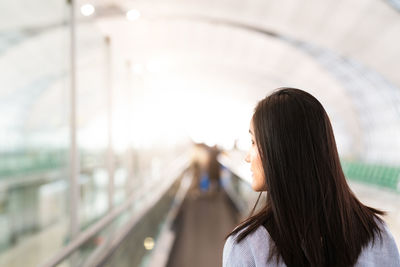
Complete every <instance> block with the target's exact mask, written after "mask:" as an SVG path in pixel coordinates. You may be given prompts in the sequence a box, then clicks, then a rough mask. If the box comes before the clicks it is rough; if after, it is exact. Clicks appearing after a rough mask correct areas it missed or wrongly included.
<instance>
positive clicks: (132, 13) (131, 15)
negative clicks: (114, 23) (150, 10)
mask: <svg viewBox="0 0 400 267" xmlns="http://www.w3.org/2000/svg"><path fill="white" fill-rule="evenodd" d="M126 18H127V19H128V20H130V21H133V20H138V19H139V18H140V12H139V10H137V9H131V10H129V11H128V12H126Z"/></svg>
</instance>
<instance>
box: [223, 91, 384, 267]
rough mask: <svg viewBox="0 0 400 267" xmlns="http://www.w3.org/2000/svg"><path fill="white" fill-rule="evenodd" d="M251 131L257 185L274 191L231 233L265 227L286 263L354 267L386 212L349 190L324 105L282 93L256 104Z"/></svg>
mask: <svg viewBox="0 0 400 267" xmlns="http://www.w3.org/2000/svg"><path fill="white" fill-rule="evenodd" d="M250 133H251V135H252V141H253V142H254V145H252V147H251V149H250V151H249V153H248V154H247V156H246V161H248V162H250V163H251V169H252V172H253V183H252V187H253V189H254V190H255V191H264V190H268V194H267V198H266V203H265V206H264V207H263V208H262V209H261V210H260V211H259V212H258V213H256V214H255V215H251V216H250V217H249V218H247V219H246V220H245V221H244V222H242V223H241V224H240V225H239V226H238V227H237V228H236V229H235V230H233V231H232V232H231V234H230V235H233V234H236V233H239V232H240V234H239V235H238V238H237V242H241V240H243V239H244V238H245V237H246V236H247V235H248V234H250V233H251V232H253V231H255V229H257V228H258V227H260V226H264V227H265V228H266V229H267V230H268V232H269V234H270V236H271V238H272V240H273V241H274V243H273V245H272V246H271V247H270V253H269V258H270V259H272V258H276V259H283V260H284V262H285V263H286V265H288V266H352V265H354V263H355V261H356V260H357V257H358V255H359V253H360V251H361V249H362V247H363V246H366V245H367V243H368V242H369V241H370V240H371V239H374V235H375V233H379V231H380V230H379V227H378V225H377V223H376V219H377V221H380V219H379V218H378V217H377V216H376V215H381V214H383V212H381V211H379V210H376V209H373V208H369V207H366V206H364V205H363V204H362V203H360V202H359V201H358V200H357V198H356V197H355V196H354V194H353V193H352V192H351V190H350V188H349V186H348V184H347V182H346V179H345V176H344V174H343V171H342V168H341V164H340V160H339V156H338V152H337V148H336V143H335V138H334V135H333V130H332V126H331V124H330V121H329V118H328V115H327V114H326V112H325V110H324V108H323V107H322V105H321V103H319V101H318V100H317V99H316V98H314V97H313V96H312V95H310V94H309V93H306V92H304V91H302V90H299V89H294V88H279V89H277V90H276V91H275V92H274V93H272V94H271V95H270V96H268V97H266V98H264V99H263V100H261V101H260V102H259V103H258V105H257V106H256V108H255V112H254V115H253V118H252V120H251V125H250ZM257 202H258V201H257ZM257 202H256V205H257ZM254 208H255V207H254ZM254 208H253V211H254ZM252 214H253V212H252Z"/></svg>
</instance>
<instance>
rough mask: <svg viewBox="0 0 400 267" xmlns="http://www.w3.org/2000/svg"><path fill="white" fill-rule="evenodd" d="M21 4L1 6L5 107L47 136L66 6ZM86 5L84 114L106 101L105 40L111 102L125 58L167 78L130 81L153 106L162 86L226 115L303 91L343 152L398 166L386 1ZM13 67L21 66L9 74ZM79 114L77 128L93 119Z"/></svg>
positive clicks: (81, 33)
mask: <svg viewBox="0 0 400 267" xmlns="http://www.w3.org/2000/svg"><path fill="white" fill-rule="evenodd" d="M23 2H24V1H22V0H16V1H13V2H12V3H11V2H10V3H7V4H6V5H5V6H4V7H5V8H3V6H2V9H1V10H3V11H0V12H2V13H3V14H1V16H0V25H1V26H0V71H2V73H7V75H5V76H2V77H1V78H0V79H1V84H2V85H3V87H2V88H3V90H1V89H0V102H2V106H3V107H6V106H8V108H10V106H19V107H21V108H20V110H21V111H20V112H19V113H18V114H19V115H18V116H20V117H24V120H22V121H23V123H22V124H23V127H28V128H31V129H35V128H43V125H42V124H43V123H42V122H43V121H46V125H49V124H48V121H49V120H50V121H53V123H54V125H57V124H60V121H64V120H65V117H66V116H67V112H66V111H65V110H64V111H63V110H60V111H58V112H53V113H54V114H58V117H57V118H55V117H52V116H51V114H52V112H51V111H52V110H53V111H54V110H56V109H57V108H58V109H60V108H61V109H62V107H59V106H57V105H56V104H54V103H58V102H59V101H60V99H62V98H65V97H66V96H67V95H68V93H67V92H68V91H67V88H68V86H67V78H68V75H67V73H68V64H67V62H68V59H67V56H68V55H65V54H63V53H60V52H61V51H60V47H63V45H60V42H61V43H65V46H64V48H65V50H64V52H65V51H68V50H67V49H68V45H67V43H68V35H67V33H68V28H67V25H68V24H66V23H65V22H66V21H67V18H68V11H67V10H65V4H64V3H63V1H52V3H47V2H46V1H43V3H42V4H37V3H36V6H35V7H32V9H29V7H27V6H26V5H25V6H24V4H25V3H23ZM78 3H79V5H81V4H84V3H86V1H79V2H78ZM91 4H93V5H94V6H95V7H96V13H95V15H94V16H92V17H91V18H83V17H81V16H79V21H80V22H79V24H78V69H79V70H78V71H79V73H78V80H79V81H78V87H79V88H80V90H79V94H80V99H90V101H81V102H80V103H79V105H80V106H79V108H80V109H81V110H84V109H87V110H94V111H95V110H96V108H95V107H96V106H99V105H102V104H104V101H105V100H104V97H102V96H98V97H97V98H96V96H95V95H93V88H102V89H104V84H103V80H101V79H97V80H96V76H99V75H100V76H104V75H105V68H104V64H105V60H106V59H105V49H106V46H105V44H104V36H106V35H107V36H110V37H111V53H112V57H113V65H112V66H113V67H112V69H113V81H114V87H115V91H116V93H115V94H116V99H117V98H121V99H123V98H124V96H125V97H126V93H125V94H124V93H123V91H124V90H125V89H126V83H127V82H128V80H127V79H128V78H127V76H126V73H127V67H126V62H128V61H129V62H130V63H131V64H132V67H134V66H136V65H137V64H143V66H145V64H146V62H147V63H148V62H149V61H152V60H153V61H156V62H157V64H158V66H157V68H161V69H162V70H163V71H162V73H160V72H159V73H157V72H156V73H152V74H151V79H150V81H151V82H147V84H142V85H138V84H137V83H140V81H135V79H139V80H140V78H132V79H133V80H134V81H133V82H135V83H136V84H135V85H136V87H135V88H136V89H138V88H142V89H141V90H142V93H141V94H142V95H141V97H142V100H143V99H146V97H149V99H148V100H150V98H151V96H154V95H152V94H151V93H150V92H151V90H154V91H157V89H154V88H160V84H164V85H165V84H166V83H169V85H168V86H167V87H165V88H166V89H168V90H171V88H175V89H174V90H175V91H174V93H171V95H173V96H174V97H175V98H177V97H176V96H177V95H179V96H185V95H186V96H187V98H183V99H186V100H188V101H189V100H190V99H191V98H194V97H193V96H196V90H197V92H201V93H205V94H206V95H207V96H210V98H211V97H215V94H216V95H217V96H218V99H219V100H218V101H217V103H222V104H223V103H226V105H227V106H229V107H231V108H233V109H235V105H237V107H238V108H237V109H241V110H242V111H243V112H244V113H246V114H248V112H251V109H252V108H253V106H254V104H255V103H256V101H257V100H259V99H260V98H261V97H264V96H265V95H266V94H267V93H268V91H270V90H271V89H273V88H276V87H279V86H295V87H300V88H306V89H308V90H309V91H310V92H311V93H313V94H314V95H315V96H317V97H318V98H319V99H320V100H321V102H322V103H323V104H324V105H325V106H326V107H327V110H328V113H329V114H330V116H331V118H332V121H333V125H334V127H335V132H336V134H337V138H338V139H339V143H341V144H342V147H343V150H342V153H343V154H345V155H348V156H352V157H361V158H364V159H369V160H374V161H381V160H383V161H391V162H393V161H396V160H394V159H396V158H397V159H398V160H400V156H399V152H398V151H400V140H399V138H400V137H399V136H400V135H399V133H400V110H399V107H400V97H399V95H400V92H399V86H400V76H398V75H397V73H396V70H397V69H398V68H399V67H400V66H399V65H400V60H399V59H400V53H399V52H398V43H399V41H400V40H396V38H397V39H400V37H397V36H400V19H399V13H398V11H396V10H395V9H394V8H393V7H391V6H390V5H388V3H387V2H386V1H378V0H369V1H364V0H363V1H361V0H352V1H330V0H325V1H318V0H310V1H294V0H291V1H259V0H251V1H246V2H243V1H238V0H229V1H224V0H220V1H209V0H202V1H198V0H189V1H184V2H182V1H118V0H116V1H106V0H103V1H91ZM1 5H4V4H1ZM22 7H23V8H22ZM132 8H135V9H138V10H140V12H141V14H142V17H141V19H140V20H138V21H134V22H129V21H127V20H126V19H125V18H124V14H125V12H126V11H128V10H130V9H132ZM55 10H56V11H57V12H54V11H55ZM17 11H18V19H15V14H16V13H17ZM50 11H51V12H50ZM13 14H14V16H13ZM38 15H39V17H40V19H36V18H37V17H38ZM12 17H14V19H13V18H12ZM1 42H2V43H1ZM24 55H29V57H24ZM32 55H34V56H33V57H32ZM44 59H45V60H44ZM10 62H13V64H15V66H17V67H16V68H11V69H10V68H9V65H10ZM60 63H61V64H60ZM38 65H40V66H41V67H40V68H38V67H37V66H38ZM146 75H147V74H146ZM79 76H80V77H79ZM148 80H149V79H147V81H148ZM130 82H132V81H130ZM142 82H143V81H142ZM27 87H28V88H32V90H28V91H29V94H28V95H26V97H25V98H21V97H16V96H18V94H19V92H26V91H27V90H26V88H27ZM91 88H92V89H91ZM124 88H125V89H124ZM152 88H153V89H152ZM188 88H189V89H190V90H192V91H190V92H191V93H190V94H187V90H189V89H188ZM138 90H140V89H138ZM155 93H158V94H159V93H160V92H155ZM88 95H91V96H92V97H89V98H88V97H85V96H88ZM136 96H137V95H136ZM13 99H15V101H16V102H15V103H14V102H12V100H13ZM181 100H182V99H181ZM191 100H192V101H196V99H191ZM170 101H174V100H173V99H170ZM6 103H7V104H6ZM10 103H13V104H10ZM240 103H241V104H240ZM3 104H4V105H3ZM174 104H175V105H179V103H178V102H176V103H175V102H174ZM216 105H217V104H216ZM138 106H140V105H138ZM183 107H184V106H182V108H183ZM239 107H240V108H239ZM4 109H5V108H4ZM137 113H140V112H137ZM137 113H136V114H137ZM14 114H17V113H14ZM43 114H46V115H43ZM60 114H61V115H60ZM83 114H85V116H83V117H81V118H80V120H81V123H82V124H83V125H84V124H85V123H88V122H89V121H90V120H91V119H92V116H96V114H95V113H91V112H84V113H83ZM235 114H237V113H235ZM46 116H49V117H48V119H47V120H46V119H45V118H46ZM228 117H229V112H228V113H224V117H221V120H223V119H225V120H229V119H227V118H228ZM187 119H189V118H187ZM188 123H189V122H188ZM233 123H234V122H233ZM50 125H52V124H50Z"/></svg>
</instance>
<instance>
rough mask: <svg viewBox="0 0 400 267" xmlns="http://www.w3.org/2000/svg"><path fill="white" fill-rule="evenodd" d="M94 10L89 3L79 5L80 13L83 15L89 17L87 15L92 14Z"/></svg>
mask: <svg viewBox="0 0 400 267" xmlns="http://www.w3.org/2000/svg"><path fill="white" fill-rule="evenodd" d="M94 11H95V9H94V6H93V5H91V4H85V5H83V6H81V13H82V15H84V16H85V17H89V16H91V15H93V13H94Z"/></svg>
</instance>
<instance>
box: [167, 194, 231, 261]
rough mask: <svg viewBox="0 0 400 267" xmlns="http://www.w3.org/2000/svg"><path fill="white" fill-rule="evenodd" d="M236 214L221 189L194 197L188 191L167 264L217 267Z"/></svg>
mask: <svg viewBox="0 0 400 267" xmlns="http://www.w3.org/2000/svg"><path fill="white" fill-rule="evenodd" d="M237 223H238V215H237V213H236V211H235V210H234V208H233V206H232V204H231V203H230V201H229V198H228V196H227V195H226V193H225V192H223V191H221V192H219V193H216V194H214V195H205V194H204V195H200V196H197V197H196V196H195V194H194V192H189V194H188V197H187V198H186V199H185V200H184V203H183V206H182V210H181V214H180V215H179V216H178V219H177V227H178V228H177V229H178V232H177V236H178V237H177V240H176V242H175V244H174V247H173V249H172V252H171V256H170V258H169V262H168V267H189V266H190V267H204V266H207V267H214V266H215V267H220V266H222V251H223V246H224V243H225V236H226V235H227V234H228V233H229V232H230V231H231V230H233V228H234V227H235V226H236V224H237Z"/></svg>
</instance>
